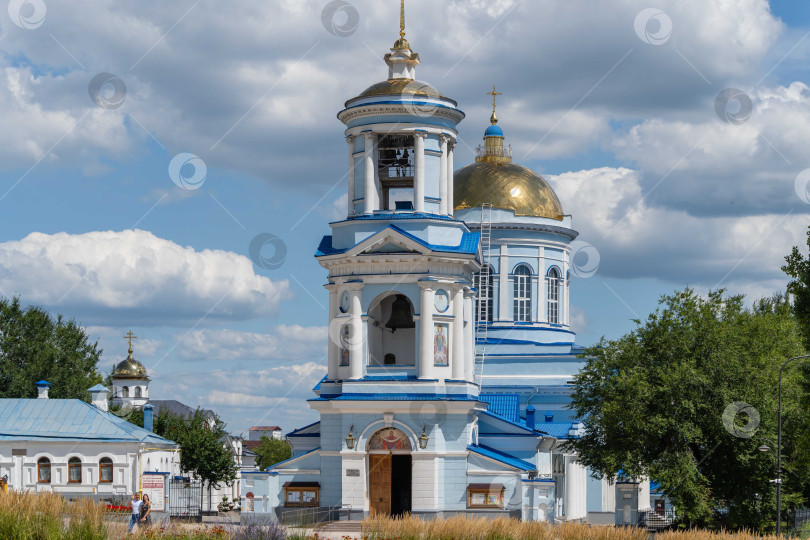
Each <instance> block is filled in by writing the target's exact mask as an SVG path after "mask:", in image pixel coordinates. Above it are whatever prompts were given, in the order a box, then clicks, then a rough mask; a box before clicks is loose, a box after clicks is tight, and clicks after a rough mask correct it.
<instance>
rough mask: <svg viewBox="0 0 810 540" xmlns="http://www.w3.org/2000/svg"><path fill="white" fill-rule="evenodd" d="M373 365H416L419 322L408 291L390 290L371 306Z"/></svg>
mask: <svg viewBox="0 0 810 540" xmlns="http://www.w3.org/2000/svg"><path fill="white" fill-rule="evenodd" d="M368 317H369V325H368V347H369V362H368V365H369V366H386V365H388V366H415V365H416V324H415V322H414V307H413V302H412V301H411V299H410V298H408V297H407V296H406V295H404V294H402V293H398V292H387V293H383V294H381V295H379V296H378V297H377V298H375V299H374V300H373V301H372V302H371V305H370V306H369V309H368Z"/></svg>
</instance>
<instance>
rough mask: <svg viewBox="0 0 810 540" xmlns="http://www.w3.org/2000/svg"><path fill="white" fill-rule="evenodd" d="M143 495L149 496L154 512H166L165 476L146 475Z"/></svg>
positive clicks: (144, 476)
mask: <svg viewBox="0 0 810 540" xmlns="http://www.w3.org/2000/svg"><path fill="white" fill-rule="evenodd" d="M143 494H144V495H149V500H150V501H151V503H152V511H153V512H165V511H166V477H165V476H164V475H162V474H144V475H143Z"/></svg>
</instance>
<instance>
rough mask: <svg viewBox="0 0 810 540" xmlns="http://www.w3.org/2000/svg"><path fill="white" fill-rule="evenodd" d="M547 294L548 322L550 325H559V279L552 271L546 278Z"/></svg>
mask: <svg viewBox="0 0 810 540" xmlns="http://www.w3.org/2000/svg"><path fill="white" fill-rule="evenodd" d="M546 287H547V292H548V322H549V323H551V324H559V323H560V279H559V278H558V277H557V272H556V271H555V270H552V271H551V273H549V276H548V277H547V278H546Z"/></svg>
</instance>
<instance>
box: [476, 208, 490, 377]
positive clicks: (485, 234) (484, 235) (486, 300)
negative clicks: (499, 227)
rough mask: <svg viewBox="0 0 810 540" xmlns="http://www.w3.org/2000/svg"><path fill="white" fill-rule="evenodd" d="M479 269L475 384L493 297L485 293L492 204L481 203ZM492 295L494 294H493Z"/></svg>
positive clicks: (481, 370)
mask: <svg viewBox="0 0 810 540" xmlns="http://www.w3.org/2000/svg"><path fill="white" fill-rule="evenodd" d="M480 231H481V271H480V272H479V273H478V283H475V284H474V285H475V286H476V287H477V288H478V309H477V310H476V314H475V373H474V377H473V379H474V380H475V384H477V385H478V386H479V387H480V386H481V382H482V379H483V377H484V360H485V358H486V354H487V326H488V320H489V316H488V315H489V312H490V302H492V301H493V298H492V297H491V296H490V295H489V294H487V292H488V291H489V290H490V286H491V283H492V272H490V271H489V268H490V267H489V250H490V247H491V245H492V205H491V204H490V203H484V204H482V205H481V228H480ZM493 296H494V295H493Z"/></svg>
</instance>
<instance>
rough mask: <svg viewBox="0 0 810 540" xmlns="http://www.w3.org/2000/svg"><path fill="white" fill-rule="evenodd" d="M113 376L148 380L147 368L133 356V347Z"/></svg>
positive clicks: (116, 367)
mask: <svg viewBox="0 0 810 540" xmlns="http://www.w3.org/2000/svg"><path fill="white" fill-rule="evenodd" d="M112 376H113V377H120V378H125V379H147V378H148V377H147V376H146V368H145V367H144V366H143V364H141V363H140V362H138V361H137V360H135V358H133V356H132V345H130V347H129V355H128V356H127V357H126V358H125V359H124V360H122V361H121V362H119V363H118V365H116V366H115V369H114V370H113V374H112Z"/></svg>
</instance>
